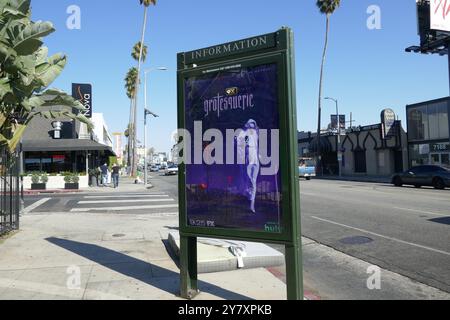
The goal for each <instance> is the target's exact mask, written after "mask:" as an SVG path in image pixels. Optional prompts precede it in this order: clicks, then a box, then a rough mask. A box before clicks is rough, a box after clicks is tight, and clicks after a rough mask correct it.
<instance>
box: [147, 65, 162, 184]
mask: <svg viewBox="0 0 450 320" xmlns="http://www.w3.org/2000/svg"><path fill="white" fill-rule="evenodd" d="M153 70H157V71H167V68H166V67H158V68H156V69H147V70H145V71H144V185H145V186H147V185H148V169H147V165H148V161H147V150H148V149H147V116H148V115H151V116H153V117H155V118H158V117H159V116H158V115H156V114H155V113H153V112H151V111H150V110H148V105H147V74H148V73H149V72H151V71H153Z"/></svg>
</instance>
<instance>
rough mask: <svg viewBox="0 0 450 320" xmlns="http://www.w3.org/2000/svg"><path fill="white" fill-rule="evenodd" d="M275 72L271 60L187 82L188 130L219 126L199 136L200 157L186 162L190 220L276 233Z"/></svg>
mask: <svg viewBox="0 0 450 320" xmlns="http://www.w3.org/2000/svg"><path fill="white" fill-rule="evenodd" d="M278 74H279V70H278V65H277V64H276V63H269V64H255V65H248V66H244V65H241V66H236V67H235V68H230V69H226V70H222V71H212V72H208V73H206V74H205V75H203V76H200V77H198V76H192V77H189V78H186V79H185V80H184V87H185V91H184V92H185V120H186V129H187V130H188V131H189V132H191V133H194V131H195V130H196V128H195V126H197V127H200V126H201V132H202V133H203V134H205V133H206V132H208V130H216V133H217V132H220V135H218V134H216V135H215V138H214V141H204V142H203V144H202V150H201V153H202V154H203V155H205V157H203V159H202V161H201V162H199V163H195V164H187V165H186V191H187V196H186V199H187V206H186V210H187V222H188V225H189V226H191V227H209V228H222V229H239V230H247V231H259V232H269V233H279V232H281V229H282V215H283V212H282V205H281V194H282V190H281V175H280V170H279V158H278V160H277V157H276V155H277V154H278V153H279V130H280V124H279V122H280V115H279V99H278ZM229 132H232V133H233V135H232V139H230V137H231V135H230V134H229ZM219 136H221V137H223V138H224V140H223V141H221V142H220V143H219V141H218V140H219ZM225 138H227V139H225ZM218 148H220V150H218ZM213 149H215V150H213ZM194 153H195V151H194V146H192V154H194ZM218 154H221V155H222V156H220V157H219V156H218ZM270 156H272V157H271V158H270ZM208 157H209V158H210V159H208ZM263 157H266V158H267V159H269V158H270V160H269V161H263ZM211 158H214V159H211ZM211 160H214V161H211ZM240 160H242V161H240Z"/></svg>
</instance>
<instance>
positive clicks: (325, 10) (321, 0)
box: [317, 0, 341, 168]
mask: <svg viewBox="0 0 450 320" xmlns="http://www.w3.org/2000/svg"><path fill="white" fill-rule="evenodd" d="M340 4H341V1H340V0H317V7H318V8H319V10H320V13H322V14H325V15H326V18H327V22H326V32H325V46H324V48H323V55H322V65H321V68H320V82H319V105H318V108H319V117H318V118H319V120H318V125H317V155H318V158H320V156H321V145H320V139H321V123H322V84H323V71H324V66H325V58H326V54H327V48H328V34H329V31H330V17H331V15H332V14H333V13H334V12H335V11H336V9H337V8H338V7H339V5H340ZM318 161H319V160H318ZM320 165H321V164H320ZM318 168H319V166H318Z"/></svg>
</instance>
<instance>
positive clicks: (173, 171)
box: [164, 166, 178, 176]
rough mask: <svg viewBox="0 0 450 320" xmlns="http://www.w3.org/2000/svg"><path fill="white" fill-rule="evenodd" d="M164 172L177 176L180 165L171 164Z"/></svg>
mask: <svg viewBox="0 0 450 320" xmlns="http://www.w3.org/2000/svg"><path fill="white" fill-rule="evenodd" d="M164 174H165V175H166V176H175V175H177V174H178V167H177V166H170V167H168V168H167V169H166V170H165V171H164Z"/></svg>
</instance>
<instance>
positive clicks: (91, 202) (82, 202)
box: [78, 198, 175, 204]
mask: <svg viewBox="0 0 450 320" xmlns="http://www.w3.org/2000/svg"><path fill="white" fill-rule="evenodd" d="M170 201H175V200H174V199H170V198H167V199H141V200H138V199H134V200H94V201H78V204H102V203H136V202H170Z"/></svg>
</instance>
